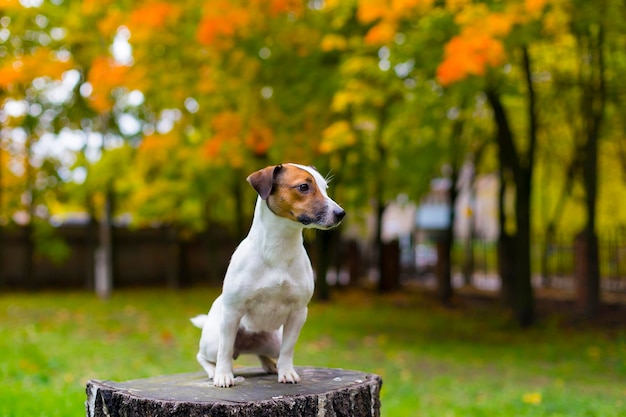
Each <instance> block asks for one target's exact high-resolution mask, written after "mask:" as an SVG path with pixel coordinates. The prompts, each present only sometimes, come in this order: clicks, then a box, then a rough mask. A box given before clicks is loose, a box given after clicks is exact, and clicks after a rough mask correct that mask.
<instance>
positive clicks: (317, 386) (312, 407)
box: [85, 368, 382, 417]
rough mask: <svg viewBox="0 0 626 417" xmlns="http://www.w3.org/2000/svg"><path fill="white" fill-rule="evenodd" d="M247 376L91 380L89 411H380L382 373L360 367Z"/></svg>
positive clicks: (374, 416)
mask: <svg viewBox="0 0 626 417" xmlns="http://www.w3.org/2000/svg"><path fill="white" fill-rule="evenodd" d="M236 371H237V374H238V375H243V376H244V377H245V380H244V381H242V382H239V383H238V385H235V386H234V387H231V388H227V389H226V388H216V387H214V386H213V384H212V383H210V382H209V381H208V380H207V378H206V374H204V373H191V374H179V375H169V376H161V377H155V378H147V379H140V380H134V381H126V382H111V381H93V380H92V381H89V382H88V384H87V390H86V391H87V401H86V403H85V406H86V410H87V413H86V414H87V417H104V416H126V417H140V416H142V417H143V416H156V415H158V416H160V417H201V416H202V417H204V416H224V417H227V416H233V417H234V416H237V417H257V416H259V417H260V416H263V417H272V416H274V417H321V416H328V417H331V416H332V417H336V416H352V417H378V416H380V398H379V397H380V388H381V386H382V380H381V378H380V377H379V376H377V375H373V374H366V373H363V372H357V371H346V370H342V369H326V368H298V372H299V374H300V376H301V377H302V382H301V383H299V384H280V383H278V382H277V381H276V376H275V375H267V374H265V373H264V372H262V371H261V370H260V369H253V368H244V369H238V370H236Z"/></svg>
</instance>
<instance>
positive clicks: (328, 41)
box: [321, 33, 348, 52]
mask: <svg viewBox="0 0 626 417" xmlns="http://www.w3.org/2000/svg"><path fill="white" fill-rule="evenodd" d="M346 46H348V42H347V41H346V38H345V37H343V36H341V35H335V34H333V33H329V34H327V35H325V36H324V37H323V38H322V43H321V48H322V51H325V52H328V51H343V50H345V49H346Z"/></svg>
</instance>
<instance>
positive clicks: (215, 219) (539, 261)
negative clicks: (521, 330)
mask: <svg viewBox="0 0 626 417" xmlns="http://www.w3.org/2000/svg"><path fill="white" fill-rule="evenodd" d="M0 12H1V17H0V122H1V123H2V125H1V126H2V128H1V131H0V260H1V264H0V289H1V290H2V291H6V290H7V289H27V290H34V289H43V288H87V289H90V290H95V291H97V293H98V294H99V295H100V296H101V297H102V298H107V297H109V296H110V294H111V292H112V291H114V289H115V288H123V287H137V286H163V285H167V286H170V287H174V288H180V287H185V286H192V285H198V284H212V285H219V284H220V282H221V279H222V277H223V273H224V271H225V269H226V267H227V264H228V259H229V257H230V254H231V253H232V250H233V249H234V247H235V246H236V245H237V243H238V242H239V241H240V239H241V238H242V237H243V236H245V234H246V232H247V229H248V227H249V224H250V219H251V215H252V209H253V205H254V201H255V195H254V191H253V190H252V189H251V188H250V187H249V186H248V185H247V184H246V182H245V178H246V176H247V175H248V174H249V173H251V172H253V171H255V170H257V169H260V168H262V167H264V166H266V165H272V164H276V163H280V162H287V161H294V162H298V163H303V164H309V165H314V166H316V167H317V169H318V170H319V171H320V172H321V173H322V174H323V175H328V176H329V178H332V181H331V183H330V186H331V188H330V194H331V195H332V196H333V197H334V199H335V200H336V201H338V202H339V203H340V204H342V205H343V206H344V207H345V208H346V210H347V212H348V216H347V219H346V221H345V222H344V225H343V226H342V227H341V228H340V229H338V230H336V231H334V232H331V233H310V234H307V235H306V241H307V245H308V246H309V250H310V253H311V255H312V258H313V262H314V265H315V269H316V271H317V274H318V279H317V283H318V284H317V285H318V290H317V291H318V297H320V298H322V299H324V298H328V297H329V294H330V291H331V289H332V288H333V287H334V286H351V285H365V286H369V287H373V288H376V289H377V290H378V291H380V292H386V291H392V290H396V289H398V288H400V287H402V286H410V285H423V286H426V287H430V288H434V289H435V290H436V296H437V298H438V299H439V300H440V301H441V302H442V303H444V304H447V303H449V302H450V300H451V299H452V297H453V295H454V293H455V291H456V289H457V288H467V287H473V288H476V289H479V290H481V291H489V292H492V293H494V294H498V295H499V296H500V297H501V299H502V300H504V303H505V305H507V306H509V307H510V308H511V310H512V311H513V312H514V315H515V318H516V320H517V321H518V322H519V324H521V325H529V324H532V323H533V321H534V317H535V303H534V299H535V297H536V291H537V289H540V288H541V289H551V290H555V291H559V294H560V295H561V296H564V297H566V298H568V299H572V300H575V301H576V306H577V308H578V310H579V311H580V312H581V313H582V314H585V315H588V316H591V315H593V314H595V313H596V312H597V311H598V308H599V306H600V305H601V301H602V300H615V299H618V298H619V297H621V296H624V295H625V294H626V229H625V226H626V205H625V204H624V202H626V139H625V135H626V117H625V113H626V85H625V84H624V80H623V74H625V73H626V49H625V46H626V30H625V29H626V28H625V27H624V26H625V25H626V23H625V22H626V19H625V17H626V6H625V5H624V3H623V2H622V1H618V0H602V1H598V2H587V1H583V0H553V1H548V0H506V1H480V2H478V1H470V0H454V1H435V0H390V1H376V0H353V1H337V0H310V1H308V2H307V1H296V0H252V1H247V2H240V1H227V0H203V1H200V0H185V1H165V0H144V1H123V0H119V1H114V0H85V1H74V0H19V1H18V0H2V1H0Z"/></svg>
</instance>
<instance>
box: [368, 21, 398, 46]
mask: <svg viewBox="0 0 626 417" xmlns="http://www.w3.org/2000/svg"><path fill="white" fill-rule="evenodd" d="M395 36H396V23H394V22H389V21H386V20H383V21H382V22H380V23H378V24H377V25H376V26H374V27H372V28H371V29H370V30H368V31H367V34H366V35H365V43H366V44H368V45H384V44H386V43H389V42H391V41H392V40H393V38H394V37H395Z"/></svg>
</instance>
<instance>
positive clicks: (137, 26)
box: [128, 0, 182, 40]
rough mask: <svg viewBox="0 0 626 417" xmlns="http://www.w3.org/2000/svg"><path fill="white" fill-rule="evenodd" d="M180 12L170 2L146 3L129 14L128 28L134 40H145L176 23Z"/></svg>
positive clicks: (177, 7)
mask: <svg viewBox="0 0 626 417" xmlns="http://www.w3.org/2000/svg"><path fill="white" fill-rule="evenodd" d="M181 12H182V10H181V9H180V7H179V6H176V5H175V4H172V2H165V1H158V0H157V1H147V2H145V3H143V4H142V5H141V6H139V7H138V8H136V9H135V10H133V12H132V13H131V14H130V17H129V20H128V28H129V29H130V31H131V33H132V36H133V37H134V39H135V40H145V39H148V38H150V37H151V36H152V34H155V33H158V31H159V30H160V29H164V28H165V27H166V25H167V24H168V23H172V22H176V21H177V20H178V18H179V17H180V15H181Z"/></svg>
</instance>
